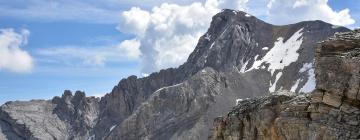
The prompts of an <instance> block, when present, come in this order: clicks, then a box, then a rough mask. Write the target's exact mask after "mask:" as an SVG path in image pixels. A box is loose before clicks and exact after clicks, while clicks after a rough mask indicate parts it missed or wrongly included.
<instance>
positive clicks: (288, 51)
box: [247, 28, 303, 75]
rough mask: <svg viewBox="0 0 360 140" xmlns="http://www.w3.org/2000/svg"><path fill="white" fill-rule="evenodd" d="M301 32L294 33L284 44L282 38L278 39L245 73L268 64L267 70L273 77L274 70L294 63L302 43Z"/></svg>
mask: <svg viewBox="0 0 360 140" xmlns="http://www.w3.org/2000/svg"><path fill="white" fill-rule="evenodd" d="M302 30H303V28H301V29H300V30H299V31H297V32H295V33H294V34H293V35H292V36H291V37H290V38H289V39H288V40H287V41H286V42H284V38H282V37H279V38H278V39H277V41H276V42H275V45H274V47H273V48H271V49H270V51H269V52H268V53H267V54H266V55H265V56H264V57H263V58H262V59H261V60H257V61H255V62H254V64H253V66H252V67H251V68H250V69H248V70H247V71H250V70H253V69H258V68H259V67H260V66H261V64H263V63H267V64H270V65H269V68H268V70H269V71H270V72H271V75H273V74H274V72H275V70H278V69H279V70H282V69H284V67H286V66H289V65H290V64H291V63H292V62H296V61H297V59H298V57H299V53H297V50H299V48H300V46H301V44H302V42H303V38H302Z"/></svg>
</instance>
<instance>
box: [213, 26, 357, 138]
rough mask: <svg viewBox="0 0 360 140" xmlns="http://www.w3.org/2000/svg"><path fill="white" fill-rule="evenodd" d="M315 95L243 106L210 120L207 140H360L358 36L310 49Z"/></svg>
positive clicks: (284, 94)
mask: <svg viewBox="0 0 360 140" xmlns="http://www.w3.org/2000/svg"><path fill="white" fill-rule="evenodd" d="M315 60H316V61H315V65H316V67H315V74H316V89H315V90H314V91H313V92H312V93H308V94H303V95H295V94H292V93H291V92H289V91H278V92H275V93H273V94H272V95H268V96H264V97H259V98H255V99H248V100H243V101H241V102H239V103H238V105H237V106H236V107H234V108H233V110H232V111H230V112H229V113H228V114H227V115H226V116H224V117H219V118H217V119H215V122H214V127H213V129H212V132H213V133H212V135H211V139H214V140H230V139H269V140H279V139H283V140H286V139H293V140H308V139H317V140H349V139H360V100H359V95H358V93H359V84H360V82H359V80H360V77H359V72H360V65H359V64H360V30H355V31H351V32H346V33H338V34H336V35H335V36H334V37H331V38H329V39H327V40H325V41H323V42H321V43H320V44H319V45H318V47H316V58H315Z"/></svg>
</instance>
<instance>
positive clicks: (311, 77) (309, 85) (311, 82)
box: [300, 68, 316, 92]
mask: <svg viewBox="0 0 360 140" xmlns="http://www.w3.org/2000/svg"><path fill="white" fill-rule="evenodd" d="M307 74H308V80H307V82H306V84H305V85H304V86H303V87H302V88H301V89H300V92H311V91H313V90H314V89H315V85H316V83H315V73H314V69H313V68H311V69H309V70H308V73H307Z"/></svg>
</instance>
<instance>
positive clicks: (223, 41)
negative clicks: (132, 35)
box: [0, 10, 349, 140]
mask: <svg viewBox="0 0 360 140" xmlns="http://www.w3.org/2000/svg"><path fill="white" fill-rule="evenodd" d="M344 31H349V30H348V29H346V28H344V27H335V26H333V25H331V24H328V23H325V22H322V21H306V22H300V23H297V24H292V25H285V26H275V25H271V24H268V23H265V22H263V21H261V20H259V19H257V18H255V17H254V16H251V15H249V14H247V13H244V12H241V11H234V10H223V11H222V12H220V13H218V14H217V15H215V16H214V17H213V21H212V23H211V26H210V28H209V29H208V31H207V32H206V33H205V34H204V35H203V36H202V37H201V38H200V39H199V42H198V44H197V46H196V48H195V50H194V51H193V53H192V54H191V55H190V56H189V58H188V60H187V62H186V63H184V64H183V65H181V66H179V67H178V68H169V69H166V70H161V71H160V72H157V73H153V74H151V75H150V76H148V77H143V78H137V77H136V76H130V77H129V78H127V79H123V80H121V81H120V82H119V84H118V85H116V86H115V87H114V88H113V90H112V91H111V92H110V93H108V94H106V95H105V96H104V97H102V98H101V99H96V98H93V97H85V95H84V94H83V93H80V92H79V93H78V94H75V95H74V96H72V95H70V94H69V93H68V91H66V92H65V93H64V95H63V96H62V97H61V98H60V97H55V98H54V99H53V100H52V101H30V102H8V103H6V104H5V105H3V106H2V108H1V112H2V114H0V120H1V121H0V124H1V126H0V129H1V131H0V138H1V136H3V137H5V138H8V139H11V138H12V136H14V137H17V138H19V139H90V140H93V139H96V140H101V139H115V140H116V139H125V138H126V139H189V140H190V139H196V140H197V139H207V138H208V136H209V128H211V126H212V123H213V118H215V117H217V116H219V115H222V114H225V113H226V112H227V111H228V110H229V109H231V108H232V107H233V106H234V105H235V104H236V102H237V101H240V99H241V98H251V97H257V96H262V95H265V94H268V93H270V92H273V91H278V90H283V89H285V90H291V91H293V92H295V93H300V92H310V91H312V90H313V89H315V79H314V69H313V62H314V55H315V54H314V52H315V48H314V47H313V46H315V44H316V42H318V41H321V40H324V39H326V38H327V37H329V36H332V35H333V34H335V33H336V32H344ZM237 99H239V100H237ZM23 106H24V107H23ZM29 110H36V111H33V112H31V111H29ZM18 112H20V114H19V113H18ZM31 113H33V115H28V114H31ZM36 114H39V115H36ZM43 120H44V122H41V121H43ZM39 122H41V123H44V125H43V126H38V125H36V124H38V123H39ZM41 123H40V124H41ZM45 124H46V125H45Z"/></svg>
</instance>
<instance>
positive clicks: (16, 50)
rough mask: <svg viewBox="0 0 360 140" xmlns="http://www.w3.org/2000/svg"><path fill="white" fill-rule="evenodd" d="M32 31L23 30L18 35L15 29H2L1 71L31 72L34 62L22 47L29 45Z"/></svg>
mask: <svg viewBox="0 0 360 140" xmlns="http://www.w3.org/2000/svg"><path fill="white" fill-rule="evenodd" d="M29 35H30V31H29V30H26V29H23V30H21V32H20V33H16V32H15V31H14V30H13V29H0V70H7V71H11V72H21V73H22V72H29V71H30V70H31V69H32V68H33V60H32V57H31V56H30V55H29V53H28V52H26V51H24V50H22V49H21V48H20V47H21V46H23V45H26V44H27V39H28V37H29Z"/></svg>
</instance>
